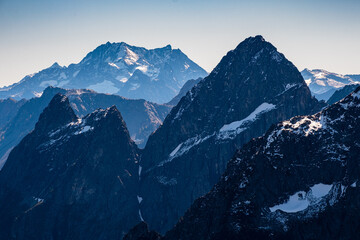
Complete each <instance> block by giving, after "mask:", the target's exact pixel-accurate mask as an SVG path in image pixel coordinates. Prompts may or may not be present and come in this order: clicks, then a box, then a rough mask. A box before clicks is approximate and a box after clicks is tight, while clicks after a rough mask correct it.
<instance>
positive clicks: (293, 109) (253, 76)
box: [140, 36, 322, 233]
mask: <svg viewBox="0 0 360 240" xmlns="http://www.w3.org/2000/svg"><path fill="white" fill-rule="evenodd" d="M321 107H322V105H321V104H319V103H318V101H317V100H316V99H315V98H313V97H312V96H311V93H310V91H309V89H308V87H307V86H306V84H305V82H304V80H303V78H302V76H301V74H300V73H299V71H298V70H297V69H296V67H295V66H294V65H293V64H292V63H291V62H289V61H288V60H287V59H286V58H285V57H284V55H283V54H281V53H279V52H277V50H276V48H275V47H274V46H273V45H271V44H270V43H268V42H266V41H265V40H264V39H263V38H262V37H261V36H256V37H251V38H248V39H246V40H245V41H243V42H242V43H240V44H239V46H238V47H237V48H236V49H234V50H232V51H230V52H229V53H228V54H227V55H226V56H225V57H224V58H223V59H222V60H221V62H220V63H219V64H218V66H217V67H216V68H215V69H214V71H213V72H212V73H211V74H210V75H209V76H208V77H206V78H205V79H204V80H202V81H200V82H199V83H198V84H197V85H196V86H195V87H194V88H192V89H191V91H190V92H188V93H187V94H186V96H185V97H183V98H182V99H181V100H180V102H179V104H178V105H177V106H176V107H174V108H173V109H172V111H171V112H170V114H169V115H168V116H167V118H166V119H165V121H164V123H163V125H162V126H161V127H160V128H159V129H158V130H157V131H156V132H155V133H154V134H152V135H151V136H150V138H149V140H148V143H147V145H146V147H145V150H144V152H143V154H142V159H141V163H140V164H141V166H142V173H141V191H140V196H142V197H143V201H142V202H141V211H142V213H143V218H144V220H145V221H147V223H148V224H149V227H150V229H155V230H157V231H160V232H162V233H164V232H165V231H166V230H168V229H170V228H171V227H172V226H173V225H174V224H175V223H176V221H177V220H178V219H179V217H180V216H181V215H183V213H184V212H185V211H186V210H187V209H188V208H189V207H190V205H191V203H192V202H193V201H194V200H195V199H196V198H198V197H200V196H202V195H203V194H205V193H207V192H208V191H209V190H210V189H211V187H212V186H213V185H214V184H215V183H216V182H217V181H218V180H219V178H220V176H221V174H222V173H223V172H224V170H225V166H226V164H227V162H228V160H229V159H230V158H231V156H233V154H234V152H235V151H236V149H238V148H240V147H241V146H242V145H243V144H245V143H246V142H248V141H249V140H250V139H251V138H253V137H257V136H261V135H262V134H263V133H265V131H266V130H267V129H268V128H269V127H270V126H271V125H272V124H274V123H276V122H279V121H281V120H285V119H289V118H290V117H292V116H296V115H300V114H309V113H314V112H316V111H319V110H320V109H321Z"/></svg>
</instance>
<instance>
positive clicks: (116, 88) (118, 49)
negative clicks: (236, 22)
mask: <svg viewBox="0 0 360 240" xmlns="http://www.w3.org/2000/svg"><path fill="white" fill-rule="evenodd" d="M206 75H207V72H206V71H205V70H204V69H202V68H201V67H199V66H198V65H197V64H196V63H194V62H193V61H191V60H190V59H189V58H188V57H187V56H186V55H185V54H184V53H183V52H182V51H181V50H180V49H172V47H171V46H170V45H168V46H166V47H163V48H157V49H151V50H148V49H145V48H141V47H135V46H131V45H128V44H126V43H124V42H121V43H109V42H108V43H106V44H103V45H100V46H99V47H97V48H96V49H95V50H94V51H92V52H90V53H88V54H87V55H86V57H85V58H84V59H82V60H81V62H79V63H78V64H70V65H69V66H68V67H61V66H59V64H57V63H54V64H53V65H52V66H51V67H49V68H47V69H44V70H42V71H40V72H38V73H35V74H32V75H28V76H26V77H25V78H23V79H22V80H21V81H20V82H19V83H15V84H13V85H11V86H9V87H4V88H1V89H0V98H8V97H12V98H15V99H21V98H27V99H29V98H32V97H35V96H40V95H41V93H42V92H43V90H44V89H45V88H46V87H47V86H54V87H60V88H67V89H92V90H95V91H97V92H100V93H110V94H118V95H121V96H124V97H127V98H132V99H146V100H148V101H152V102H157V103H166V102H168V101H170V100H171V99H172V98H173V97H174V96H175V95H176V94H177V93H178V92H179V90H180V89H181V87H182V86H183V85H184V83H185V82H186V81H187V80H189V79H197V78H199V77H205V76H206Z"/></svg>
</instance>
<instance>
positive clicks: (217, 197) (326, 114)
mask: <svg viewBox="0 0 360 240" xmlns="http://www.w3.org/2000/svg"><path fill="white" fill-rule="evenodd" d="M359 116H360V88H357V90H356V91H355V92H354V93H352V94H351V95H349V96H348V97H346V98H345V99H343V100H342V101H340V102H337V103H335V104H334V105H332V106H330V107H327V108H326V109H324V110H323V111H321V112H319V113H317V114H315V115H308V116H298V117H294V118H292V119H290V120H287V121H284V122H282V123H279V124H277V125H276V126H273V127H272V128H271V129H270V130H269V131H267V133H266V134H265V135H264V136H263V137H260V138H257V139H253V140H251V141H250V142H249V143H248V144H246V145H245V146H244V147H243V148H242V149H241V150H239V151H238V152H237V153H236V155H235V156H234V157H233V158H232V159H231V161H230V162H229V164H228V166H227V170H226V172H225V173H224V174H223V175H222V177H221V180H220V181H219V182H218V183H217V184H216V185H215V186H214V187H213V189H212V190H211V191H210V192H209V193H208V194H206V195H205V196H203V197H201V198H199V199H197V200H196V201H195V203H194V204H193V205H192V206H191V208H190V209H189V210H188V211H187V212H186V214H185V216H184V217H183V218H181V220H180V221H179V222H178V223H177V224H176V226H175V227H174V228H173V229H172V230H171V231H169V232H168V233H167V234H166V235H165V237H164V238H162V239H164V240H175V239H176V240H178V239H187V240H192V239H196V240H205V239H209V240H210V239H214V240H215V239H223V240H228V239H229V240H230V239H294V240H297V239H320V240H321V239H326V240H328V239H334V240H335V239H358V238H359V226H360V217H359V216H360V201H359V199H360V182H359V174H360V167H359V154H360V138H359V136H358V133H359V131H360V119H359ZM137 228H138V229H139V226H138V227H137ZM135 229H136V228H135ZM135 229H133V230H132V231H131V233H132V236H136V235H135V233H134V230H135ZM143 232H144V231H143ZM146 236H147V235H146V234H145V236H143V238H142V239H150V238H146ZM129 237H130V236H129ZM127 239H128V240H134V239H136V238H127Z"/></svg>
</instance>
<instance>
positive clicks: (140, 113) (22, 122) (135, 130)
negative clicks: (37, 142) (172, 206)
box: [0, 87, 171, 169]
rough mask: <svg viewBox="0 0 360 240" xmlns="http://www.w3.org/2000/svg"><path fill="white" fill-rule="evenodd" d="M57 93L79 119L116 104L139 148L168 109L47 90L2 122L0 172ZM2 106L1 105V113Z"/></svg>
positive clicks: (79, 92)
mask: <svg viewBox="0 0 360 240" xmlns="http://www.w3.org/2000/svg"><path fill="white" fill-rule="evenodd" d="M57 93H62V94H65V95H66V96H68V98H69V100H70V104H71V107H72V108H73V109H74V111H75V113H76V114H77V115H78V116H80V117H83V116H85V115H86V114H88V113H91V112H93V111H95V110H96V109H98V108H108V107H111V106H112V105H115V106H116V107H117V108H118V109H119V110H120V111H121V112H122V114H123V117H124V120H125V121H126V123H127V126H128V128H129V131H130V136H131V137H132V138H133V140H134V141H135V142H136V143H137V144H138V145H139V146H140V147H144V146H145V143H146V141H147V138H148V136H149V135H150V134H151V133H152V132H153V131H155V130H156V129H157V128H158V127H159V126H160V124H162V121H163V120H164V119H165V117H166V115H167V114H168V113H169V111H170V110H171V107H170V106H167V105H159V104H155V103H151V102H147V101H145V100H131V99H125V98H123V97H120V96H116V95H107V94H100V93H96V92H93V91H90V90H65V89H61V88H53V87H48V88H46V89H45V90H44V93H43V94H42V96H41V97H39V98H33V99H31V100H28V101H27V102H26V103H24V104H23V105H22V106H21V107H20V108H19V110H18V111H15V110H16V109H13V111H11V114H13V113H14V112H16V114H15V116H13V117H12V118H11V120H9V121H8V122H5V121H4V126H3V127H2V128H1V129H0V169H1V168H2V166H3V164H4V163H5V161H6V159H7V157H8V154H9V153H10V151H11V149H12V148H13V147H14V146H16V145H17V144H18V143H19V142H20V141H21V139H22V138H23V137H24V136H26V135H27V134H28V133H29V132H31V131H32V130H33V129H34V127H35V123H36V122H37V121H38V118H39V115H40V113H41V112H42V111H43V110H44V108H45V107H46V106H47V105H48V104H49V102H50V100H51V99H52V98H53V97H54V96H55V95H56V94H57ZM1 106H2V104H1V103H0V110H1ZM0 123H1V121H0Z"/></svg>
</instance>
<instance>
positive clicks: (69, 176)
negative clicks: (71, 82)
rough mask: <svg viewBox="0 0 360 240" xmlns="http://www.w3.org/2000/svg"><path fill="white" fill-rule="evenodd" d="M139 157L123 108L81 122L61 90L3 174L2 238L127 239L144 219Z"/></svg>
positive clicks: (0, 192)
mask: <svg viewBox="0 0 360 240" xmlns="http://www.w3.org/2000/svg"><path fill="white" fill-rule="evenodd" d="M138 158H139V157H138V148H137V146H136V145H135V143H134V142H133V141H132V140H131V138H130V135H129V132H128V131H127V129H126V124H125V122H124V121H123V119H122V117H121V114H120V112H119V111H118V110H117V109H116V107H111V108H107V109H105V110H101V109H99V110H97V111H95V112H93V113H91V114H89V115H87V116H85V117H84V118H82V119H81V118H78V117H77V116H76V115H75V113H74V111H73V110H72V109H71V107H70V104H69V101H68V99H67V98H66V96H64V95H60V94H57V95H55V97H54V98H53V99H52V101H51V102H50V104H49V106H48V107H47V108H45V110H44V111H43V113H42V114H41V115H40V118H39V121H38V122H37V124H36V126H35V129H34V131H33V132H31V133H30V134H29V135H27V136H26V137H25V138H24V139H23V140H22V141H21V142H20V144H19V145H18V146H16V147H15V148H14V150H13V151H12V152H11V154H10V155H9V158H8V161H7V162H6V164H5V166H4V168H3V170H2V171H1V172H0V205H1V208H0V215H1V218H0V238H1V239H120V238H122V236H123V234H124V233H125V232H126V231H128V230H129V228H130V227H131V226H133V225H134V224H136V223H137V222H138V221H139V220H140V216H139V207H138V198H137V186H138V179H139V175H138ZM9 179H11V180H10V181H9Z"/></svg>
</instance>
